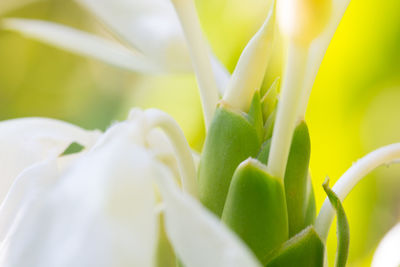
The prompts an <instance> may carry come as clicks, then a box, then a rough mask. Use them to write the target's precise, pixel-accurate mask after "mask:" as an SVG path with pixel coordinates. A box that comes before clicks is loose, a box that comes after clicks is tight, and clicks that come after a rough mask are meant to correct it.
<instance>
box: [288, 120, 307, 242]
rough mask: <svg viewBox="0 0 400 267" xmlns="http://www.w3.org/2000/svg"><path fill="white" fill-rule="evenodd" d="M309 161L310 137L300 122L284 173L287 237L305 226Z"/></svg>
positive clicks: (303, 123)
mask: <svg viewBox="0 0 400 267" xmlns="http://www.w3.org/2000/svg"><path fill="white" fill-rule="evenodd" d="M309 161H310V136H309V133H308V128H307V125H306V123H305V122H304V121H302V122H301V123H300V124H299V125H298V126H297V127H296V129H295V131H294V133H293V138H292V144H291V147H290V153H289V158H288V162H287V165H286V171H285V178H284V184H285V192H286V203H287V210H288V217H289V236H290V237H291V236H294V235H295V234H297V233H298V232H300V231H301V230H303V229H304V228H305V227H306V226H307V225H306V222H305V221H306V220H305V217H306V212H307V211H306V209H307V204H308V203H307V202H308V200H309V197H308V191H307V184H308V179H307V178H308V168H309Z"/></svg>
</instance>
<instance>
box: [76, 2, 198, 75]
mask: <svg viewBox="0 0 400 267" xmlns="http://www.w3.org/2000/svg"><path fill="white" fill-rule="evenodd" d="M76 1H77V2H78V3H80V4H82V5H83V6H85V7H86V8H87V9H88V10H89V11H91V12H93V13H94V14H95V15H96V16H98V17H99V18H100V19H101V20H103V21H104V22H105V23H106V24H107V25H108V26H109V27H110V28H111V29H112V30H113V31H115V32H116V33H117V34H118V35H119V36H120V37H121V38H122V39H124V40H125V41H127V42H128V43H129V44H131V45H133V46H134V47H135V48H137V49H138V50H139V51H141V52H142V53H143V54H144V55H146V56H147V57H151V58H153V59H156V60H157V61H158V62H159V63H163V64H165V65H168V68H172V69H175V70H191V63H190V59H189V54H188V51H187V47H186V44H185V42H184V38H183V34H182V30H181V27H180V25H179V22H178V20H177V17H176V14H175V12H174V9H173V7H172V5H171V3H170V1H169V0H113V1H109V0H76Z"/></svg>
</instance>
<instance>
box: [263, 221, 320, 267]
mask: <svg viewBox="0 0 400 267" xmlns="http://www.w3.org/2000/svg"><path fill="white" fill-rule="evenodd" d="M324 249H325V248H324V244H323V242H322V240H321V238H320V237H319V235H318V234H317V232H316V231H315V229H314V227H313V226H309V227H307V228H306V229H304V230H303V231H302V232H300V233H298V234H297V235H295V236H294V237H292V238H291V239H290V240H288V241H286V242H285V244H284V245H283V246H282V247H281V248H280V249H278V250H276V251H274V252H273V253H272V254H271V255H270V257H269V261H268V263H267V264H266V265H265V266H266V267H283V266H284V267H286V266H296V267H322V266H323V265H324Z"/></svg>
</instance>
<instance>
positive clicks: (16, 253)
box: [0, 110, 260, 267]
mask: <svg viewBox="0 0 400 267" xmlns="http://www.w3.org/2000/svg"><path fill="white" fill-rule="evenodd" d="M37 121H39V122H40V120H39V119H37ZM12 123H13V121H10V122H7V121H6V122H3V124H12ZM53 123H56V124H58V125H56V127H54V128H55V129H59V131H58V132H55V129H53V128H50V129H49V128H44V127H39V128H36V136H39V135H41V136H48V135H52V136H53V138H56V137H58V138H59V139H64V138H65V136H68V135H70V139H69V142H71V141H78V142H81V143H82V144H85V145H86V149H85V150H84V151H83V152H79V153H77V154H71V155H69V156H59V154H60V153H61V152H62V149H61V150H57V143H55V144H54V147H55V148H54V151H56V152H54V153H50V154H47V155H45V156H43V158H41V159H38V160H36V161H35V163H33V165H32V164H30V165H29V164H28V165H27V166H28V167H26V168H25V169H24V170H22V171H21V173H20V174H19V176H18V178H17V179H16V181H15V182H14V184H13V186H12V188H11V190H10V191H9V193H8V195H7V198H6V199H5V201H4V202H3V204H2V206H1V208H0V218H1V219H0V227H1V228H0V263H1V266H21V267H22V266H28V265H29V266H40V267H46V266H49V267H50V266H59V267H62V266H82V267H83V266H116V267H118V266H143V267H146V266H154V263H155V250H156V245H157V240H158V216H159V212H162V213H164V218H165V220H166V232H167V235H168V237H169V239H170V241H171V243H172V245H173V247H174V250H175V252H176V253H177V255H178V257H179V258H180V259H181V260H182V262H183V263H184V264H185V265H186V266H198V267H200V266H221V267H223V266H260V265H259V263H258V262H257V260H256V259H255V257H254V256H253V254H252V252H250V251H249V249H248V248H247V247H246V246H245V245H243V243H242V242H241V241H240V240H239V239H238V238H237V237H236V236H235V235H234V234H233V233H231V232H230V230H228V229H227V228H226V227H225V226H223V225H222V223H221V222H220V221H219V220H218V219H217V218H215V217H214V215H212V214H211V213H210V212H208V211H206V210H205V208H203V207H202V205H201V204H200V203H199V202H198V200H197V199H196V198H194V197H193V196H191V195H190V194H188V193H186V192H182V189H180V188H179V186H178V184H177V182H178V181H177V179H181V182H180V183H181V184H183V190H186V191H189V192H190V191H192V192H190V193H191V194H192V195H193V194H195V192H193V191H194V190H195V189H193V188H192V186H195V184H191V182H190V181H189V179H195V176H193V174H191V173H190V172H191V171H193V172H195V170H194V163H193V161H187V159H188V158H189V159H190V160H191V158H192V157H191V155H189V157H188V155H187V154H185V151H186V153H190V150H189V147H188V146H187V143H186V141H185V139H181V138H182V136H181V134H182V133H181V131H180V129H179V128H178V127H177V125H176V123H175V122H174V121H173V120H172V119H171V118H170V117H169V116H168V115H166V114H164V113H162V112H160V111H157V110H147V111H145V112H142V111H140V110H134V111H133V112H131V115H130V118H129V119H128V120H127V121H125V122H121V123H117V124H115V125H113V126H112V127H110V129H108V130H107V131H106V132H105V133H104V134H103V135H102V136H101V137H100V138H98V133H97V132H96V133H95V135H96V136H95V137H96V140H97V142H96V143H95V144H94V145H93V143H90V142H86V141H85V138H87V137H86V136H85V134H89V135H93V133H90V132H89V133H87V132H85V131H83V130H80V129H79V130H78V129H77V128H76V129H74V130H78V131H79V132H78V134H76V133H75V135H74V132H71V131H70V132H67V131H65V130H66V129H65V128H62V127H63V126H65V125H63V124H61V122H53ZM26 124H29V121H28V122H26ZM37 125H38V126H40V124H38V123H37ZM68 127H73V126H70V125H68ZM156 127H158V128H159V129H162V132H160V131H157V129H155V128H156ZM152 132H153V133H156V134H151V133H152ZM83 133H84V134H83ZM8 134H10V135H11V136H8V135H6V134H5V133H4V135H3V137H4V139H5V140H7V139H8V140H12V137H13V136H12V135H13V134H15V132H12V131H10V132H9V133H8ZM164 134H165V136H163V137H161V135H164ZM154 138H156V139H157V140H156V141H154V140H151V139H154ZM23 139H24V136H15V141H16V142H17V141H23ZM163 142H168V144H166V143H164V144H162V145H158V146H157V149H155V148H154V147H153V145H154V144H156V143H158V144H160V143H163ZM35 145H36V146H37V148H39V149H42V150H45V149H46V148H48V143H45V142H44V143H40V142H35ZM92 145H93V146H92ZM90 147H91V148H90ZM64 148H65V146H64V147H63V149H64ZM160 148H161V149H160ZM163 148H164V149H163ZM26 149H27V148H26V147H18V146H16V147H10V148H9V149H8V151H9V152H14V153H19V152H21V151H24V150H26ZM171 153H176V154H183V155H184V156H185V159H186V162H185V161H184V162H182V161H181V160H182V159H183V158H182V157H181V156H180V155H176V157H175V158H176V159H177V160H178V161H179V162H178V163H177V164H178V168H179V174H178V175H175V174H174V171H173V168H174V167H173V166H172V165H170V164H165V163H164V162H163V159H165V157H166V156H168V155H169V154H171ZM65 157H70V159H69V160H68V162H65V161H66V159H65ZM71 157H72V158H71ZM15 161H17V160H15ZM182 165H185V166H182ZM188 165H189V166H188ZM194 174H195V173H194ZM191 175H192V177H191ZM185 179H186V180H185ZM192 182H195V181H192ZM155 185H156V187H155ZM157 188H158V189H159V190H160V192H161V199H160V196H159V195H158V193H157V192H158V190H156V189H157ZM160 209H161V211H160Z"/></svg>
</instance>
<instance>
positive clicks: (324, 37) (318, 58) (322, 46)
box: [299, 0, 350, 116]
mask: <svg viewBox="0 0 400 267" xmlns="http://www.w3.org/2000/svg"><path fill="white" fill-rule="evenodd" d="M332 3H333V6H332V14H331V19H330V21H329V23H328V25H327V27H326V29H325V31H324V32H323V33H322V34H321V35H320V36H319V37H318V38H317V39H315V40H314V41H313V42H312V44H311V46H310V50H309V55H308V59H307V66H306V70H305V75H304V93H303V96H302V98H303V100H302V101H300V103H301V107H300V108H299V109H300V111H299V114H301V116H304V114H305V112H306V109H307V103H308V98H309V96H310V93H311V89H312V87H313V84H314V81H315V78H316V77H317V74H318V70H319V67H320V66H321V63H322V60H323V59H324V56H325V53H326V50H327V49H328V46H329V43H330V42H331V40H332V38H333V36H334V34H335V32H336V29H337V27H338V26H339V23H340V21H341V19H342V17H343V15H344V13H345V11H346V9H347V6H348V5H349V4H350V0H334V1H332Z"/></svg>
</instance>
